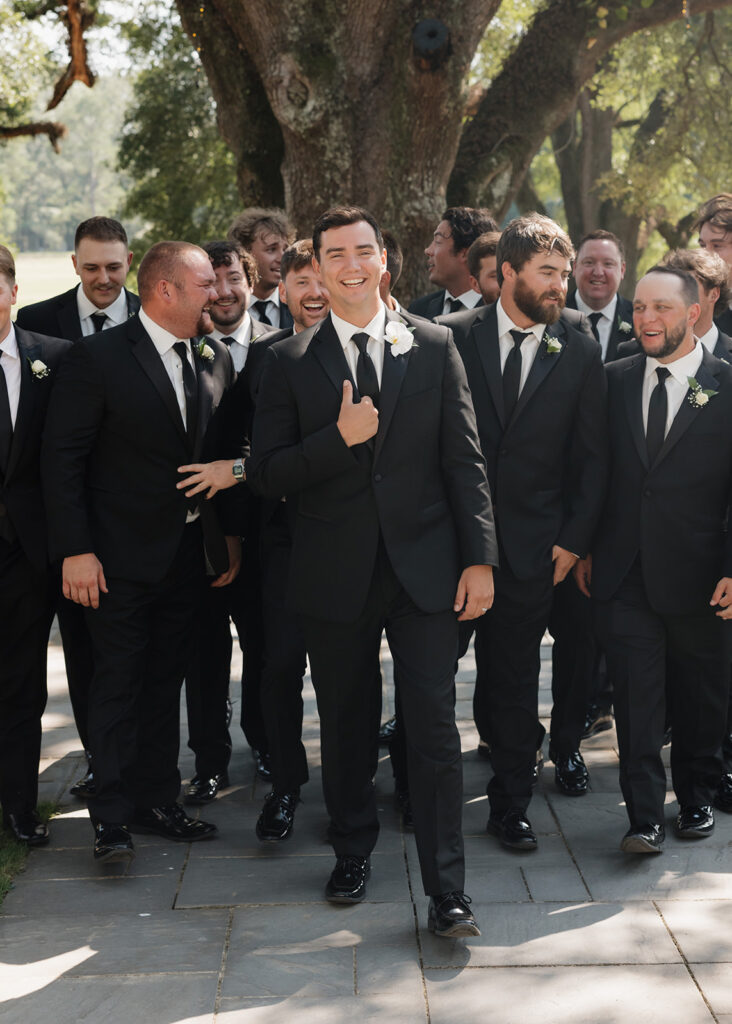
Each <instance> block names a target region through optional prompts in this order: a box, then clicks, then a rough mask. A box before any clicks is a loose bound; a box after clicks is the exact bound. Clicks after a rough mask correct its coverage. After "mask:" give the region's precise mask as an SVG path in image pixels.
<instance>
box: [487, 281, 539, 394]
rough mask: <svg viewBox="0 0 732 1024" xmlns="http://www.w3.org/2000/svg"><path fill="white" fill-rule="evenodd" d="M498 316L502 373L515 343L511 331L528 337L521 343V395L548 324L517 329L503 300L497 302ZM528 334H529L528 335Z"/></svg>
mask: <svg viewBox="0 0 732 1024" xmlns="http://www.w3.org/2000/svg"><path fill="white" fill-rule="evenodd" d="M496 316H497V318H498V346H499V348H500V351H501V373H503V368H504V366H505V365H506V360H507V359H508V353H509V352H510V351H511V349H512V348H513V345H514V342H513V337H512V336H511V333H510V332H511V331H521V333H522V334H526V337H525V338H524V340H523V341H522V342H521V380H520V382H519V394H521V392H522V391H523V389H524V384H525V383H526V378H527V377H528V376H529V371H530V370H531V367H532V366H533V364H534V360H535V359H536V353H537V352H538V351H539V345H540V344H541V339H542V338H543V337H544V331H545V330H546V324H532V325H531V327H517V326H516V324H515V323H514V322H513V320H512V319H511V317H510V316H509V315H508V313H507V312H506V310H505V309H504V308H503V306H502V305H501V299H500V297H499V298H498V301H497V302H496ZM527 332H528V333H527Z"/></svg>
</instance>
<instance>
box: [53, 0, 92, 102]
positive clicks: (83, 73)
mask: <svg viewBox="0 0 732 1024" xmlns="http://www.w3.org/2000/svg"><path fill="white" fill-rule="evenodd" d="M65 7H66V10H65V11H60V12H59V17H60V19H61V21H62V22H64V23H65V25H66V28H67V31H68V38H67V40H66V46H67V48H68V51H69V57H70V58H71V59H70V61H69V66H68V67H67V68H66V70H65V71H64V73H63V74H62V75H61V77H60V78H59V80H58V81H57V82H56V85H55V86H54V90H53V96H52V97H51V102H50V103H49V104H48V106H47V107H46V110H53V109H54V107H57V106H58V105H59V103H60V102H61V100H62V99H63V98H64V96H65V95H66V93H67V92H68V91H69V89H70V88H71V86H72V85H73V84H74V82H83V83H84V85H87V86H89V88H91V87H92V86H93V85H94V82H95V80H96V76H95V74H94V72H93V71H92V69H91V68H90V67H89V61H88V56H87V51H86V39H85V38H84V33H85V32H86V30H87V29H88V28H91V26H92V25H93V24H94V19H95V18H96V16H97V12H96V10H95V9H94V8H93V7H92V6H91V5H90V4H89V3H87V2H86V0H67V2H66V4H65Z"/></svg>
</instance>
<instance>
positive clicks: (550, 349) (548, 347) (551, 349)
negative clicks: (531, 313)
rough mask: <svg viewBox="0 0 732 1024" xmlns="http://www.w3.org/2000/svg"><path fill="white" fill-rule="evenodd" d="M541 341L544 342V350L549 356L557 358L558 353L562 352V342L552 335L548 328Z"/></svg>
mask: <svg viewBox="0 0 732 1024" xmlns="http://www.w3.org/2000/svg"><path fill="white" fill-rule="evenodd" d="M541 340H542V341H543V342H544V349H545V351H546V354H547V355H548V356H555V355H556V354H557V352H561V351H562V343H561V341H560V340H559V338H555V337H554V335H553V334H550V333H549V329H548V328H545V329H544V337H543V338H542V339H541Z"/></svg>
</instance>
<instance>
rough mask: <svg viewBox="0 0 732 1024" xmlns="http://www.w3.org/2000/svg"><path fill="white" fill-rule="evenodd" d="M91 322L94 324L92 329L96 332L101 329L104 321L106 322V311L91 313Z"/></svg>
mask: <svg viewBox="0 0 732 1024" xmlns="http://www.w3.org/2000/svg"><path fill="white" fill-rule="evenodd" d="M91 322H92V323H93V324H94V330H95V331H96V332H97V334H98V333H99V331H101V330H102V328H103V327H104V325H105V323H106V322H107V314H106V313H100V312H96V313H92V315H91Z"/></svg>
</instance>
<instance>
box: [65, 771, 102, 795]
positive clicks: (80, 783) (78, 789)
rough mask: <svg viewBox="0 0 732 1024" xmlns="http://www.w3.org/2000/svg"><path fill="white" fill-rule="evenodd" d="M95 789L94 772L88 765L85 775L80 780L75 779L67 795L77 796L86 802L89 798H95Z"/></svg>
mask: <svg viewBox="0 0 732 1024" xmlns="http://www.w3.org/2000/svg"><path fill="white" fill-rule="evenodd" d="M96 792H97V787H96V786H95V784H94V772H93V771H92V766H91V764H89V766H88V768H87V772H86V775H84V776H83V777H82V778H80V779H77V780H76V782H75V783H74V784H73V786H71V787H70V788H69V793H71V795H72V796H78V797H79V798H80V799H81V800H88V799H89V797H92V796H95V795H96Z"/></svg>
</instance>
